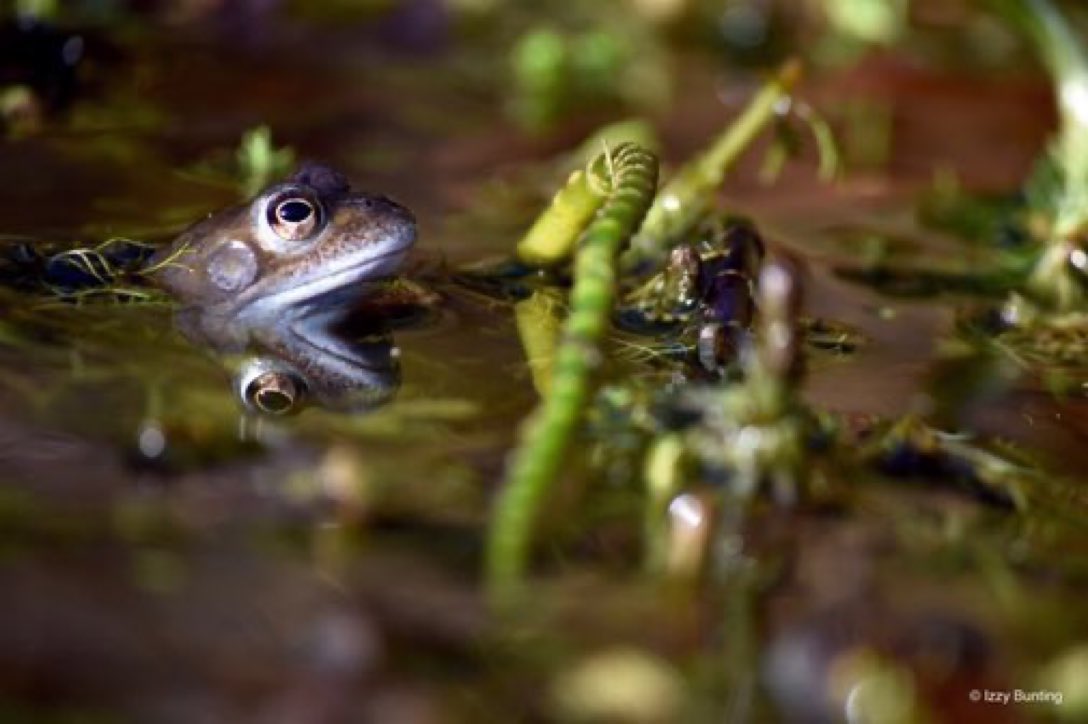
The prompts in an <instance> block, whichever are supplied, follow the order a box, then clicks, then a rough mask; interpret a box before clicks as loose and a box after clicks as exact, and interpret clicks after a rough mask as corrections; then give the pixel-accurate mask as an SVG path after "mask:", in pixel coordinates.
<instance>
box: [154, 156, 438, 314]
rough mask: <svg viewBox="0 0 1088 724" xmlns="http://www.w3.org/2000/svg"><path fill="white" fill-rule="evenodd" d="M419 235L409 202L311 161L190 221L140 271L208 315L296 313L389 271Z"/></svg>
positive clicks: (342, 296)
mask: <svg viewBox="0 0 1088 724" xmlns="http://www.w3.org/2000/svg"><path fill="white" fill-rule="evenodd" d="M415 241H416V221H415V217H414V216H413V215H412V213H411V212H410V211H409V210H408V209H406V208H405V207H404V206H401V205H400V204H398V203H396V202H395V201H392V200H391V199H389V198H387V197H385V196H381V195H375V194H369V193H362V192H358V191H354V190H352V188H351V185H350V184H349V183H348V180H347V178H346V177H345V176H344V175H343V174H341V173H339V172H338V171H336V170H334V169H332V168H330V167H328V166H325V165H322V164H316V163H309V164H304V165H303V166H302V167H300V168H299V169H298V170H297V171H296V172H295V173H294V174H293V175H291V176H290V177H289V178H287V179H286V180H285V181H284V182H282V183H278V184H274V185H272V186H270V187H268V188H267V189H265V190H264V191H263V192H261V193H260V194H258V195H257V196H256V197H254V198H253V199H252V200H250V201H248V202H246V203H243V204H239V205H236V206H231V207H228V208H226V209H223V210H221V211H217V212H214V213H212V214H210V215H209V216H207V217H206V218H204V219H202V220H200V221H198V222H197V223H195V224H193V225H192V226H190V227H189V228H187V229H186V230H184V231H183V232H182V233H181V234H180V235H179V236H178V237H177V238H176V239H175V240H174V242H173V243H172V244H170V245H169V246H166V247H164V248H162V249H160V250H158V251H157V252H155V253H154V254H153V255H152V256H151V258H150V259H149V260H148V263H147V266H146V268H145V270H144V272H145V276H146V277H147V278H148V279H150V281H151V283H152V284H154V285H156V286H158V287H159V288H161V289H163V290H165V291H166V292H167V293H169V294H170V295H171V296H172V297H173V298H174V299H175V300H176V301H177V302H179V304H180V305H181V307H182V308H188V309H196V310H199V312H200V313H201V314H202V315H203V316H205V317H209V316H211V317H218V318H221V319H231V320H235V321H239V322H246V321H248V320H255V319H270V318H275V317H277V316H282V315H285V314H287V315H289V316H292V317H299V316H304V315H305V314H306V312H307V310H310V309H319V308H329V307H331V306H335V305H336V304H337V303H340V302H343V301H345V300H346V299H348V298H351V297H358V296H359V295H360V294H361V293H362V292H363V291H364V290H365V289H366V285H367V283H370V282H379V281H383V280H388V279H390V278H392V277H393V276H394V275H395V274H396V273H397V272H398V270H399V269H400V268H401V266H402V265H403V264H404V261H405V259H406V257H407V256H408V253H409V251H410V250H411V249H412V247H413V245H414V244H415Z"/></svg>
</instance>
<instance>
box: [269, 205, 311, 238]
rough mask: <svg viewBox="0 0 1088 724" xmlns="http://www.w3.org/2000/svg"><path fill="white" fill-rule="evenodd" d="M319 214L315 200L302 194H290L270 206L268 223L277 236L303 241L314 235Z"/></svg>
mask: <svg viewBox="0 0 1088 724" xmlns="http://www.w3.org/2000/svg"><path fill="white" fill-rule="evenodd" d="M319 216H320V214H319V211H318V208H317V206H316V205H315V204H314V202H313V201H310V200H309V199H307V198H304V197H302V196H288V197H287V198H284V199H280V200H278V201H275V202H274V203H272V204H270V205H269V207H268V225H269V226H270V227H272V231H274V232H276V236H278V237H280V238H281V239H285V240H287V241H301V240H302V239H306V238H309V237H310V236H313V233H314V230H315V229H317V225H318V222H319V220H320V219H319Z"/></svg>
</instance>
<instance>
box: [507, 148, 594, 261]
mask: <svg viewBox="0 0 1088 724" xmlns="http://www.w3.org/2000/svg"><path fill="white" fill-rule="evenodd" d="M605 158H606V154H600V155H598V156H596V157H595V158H594V159H593V160H591V161H590V162H589V164H587V165H586V168H585V170H584V171H583V170H582V169H578V170H577V171H575V172H574V173H572V174H571V175H570V178H569V179H567V183H566V185H565V186H563V188H561V189H559V191H558V192H557V193H556V194H555V196H554V197H553V198H552V202H551V204H549V206H548V208H547V209H545V210H544V211H543V212H542V213H541V214H540V216H538V217H537V218H536V221H534V222H533V225H532V226H531V227H530V228H529V231H527V232H526V233H525V236H523V237H522V239H521V241H519V242H518V245H517V249H516V254H517V257H518V259H520V260H521V261H523V262H525V263H527V264H533V265H535V266H551V265H553V264H558V263H560V262H562V261H564V260H566V259H567V258H568V257H569V256H570V254H571V250H572V249H573V248H574V242H575V241H577V239H578V235H579V234H581V233H582V230H583V229H585V228H586V224H588V223H589V220H590V219H592V218H593V215H594V214H595V213H597V210H598V209H600V208H601V205H602V204H603V203H604V201H605V199H606V198H607V197H608V193H609V192H610V191H611V190H612V189H611V179H610V178H609V175H608V169H607V168H606V167H605V163H606V162H605Z"/></svg>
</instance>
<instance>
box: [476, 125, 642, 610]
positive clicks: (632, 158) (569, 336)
mask: <svg viewBox="0 0 1088 724" xmlns="http://www.w3.org/2000/svg"><path fill="white" fill-rule="evenodd" d="M598 160H599V161H601V162H603V163H604V164H605V167H606V168H607V169H608V170H609V176H610V184H609V185H610V189H611V191H610V193H609V194H608V197H607V199H606V200H605V202H604V205H603V206H602V207H601V209H600V210H599V211H598V212H597V215H596V216H595V217H594V218H593V220H592V221H591V222H590V223H589V225H588V226H587V227H586V229H585V231H584V232H583V233H582V235H581V237H580V238H579V239H578V244H577V251H576V253H575V258H574V288H573V289H572V290H571V312H570V315H569V316H568V318H567V320H566V322H565V324H564V328H563V338H562V341H561V342H560V344H559V347H558V349H557V350H556V353H555V362H554V368H553V372H552V379H551V387H550V390H549V393H548V396H547V397H546V398H545V399H544V400H543V401H542V402H541V404H540V406H539V407H538V408H537V409H536V411H534V412H533V414H532V415H531V417H530V418H529V419H528V420H527V421H526V422H525V424H524V427H523V429H522V431H521V442H520V444H519V446H518V447H517V449H515V450H514V453H513V457H512V459H511V461H510V464H509V466H508V468H507V475H506V481H505V484H504V487H503V490H502V492H501V493H500V494H499V497H498V500H497V501H496V504H495V510H494V513H493V516H492V521H491V530H490V533H489V539H488V551H487V554H488V559H487V566H488V570H487V572H488V578H489V582H490V584H491V585H492V587H493V588H494V589H495V590H496V592H498V593H502V592H506V591H509V590H510V588H511V587H512V585H514V584H516V583H517V582H518V580H519V579H520V578H521V576H522V574H523V572H524V570H525V567H526V562H527V560H528V557H529V553H530V548H531V543H532V536H533V531H534V527H535V525H536V522H537V518H538V517H539V514H540V509H541V507H542V505H543V504H544V502H545V500H546V498H547V494H548V492H549V491H550V490H551V488H552V485H553V483H554V481H555V479H556V477H557V476H558V474H559V472H560V469H561V466H562V465H563V461H564V458H565V454H566V452H567V449H568V447H569V446H570V442H571V437H572V435H573V433H574V431H575V429H576V427H577V425H578V422H579V420H580V419H581V416H582V412H583V409H584V408H585V406H586V404H587V401H588V399H589V396H590V393H591V392H592V386H593V376H594V372H595V371H596V370H597V368H598V367H599V366H600V360H601V352H600V344H601V340H602V339H603V337H604V334H605V332H606V330H607V329H608V325H609V318H610V316H611V312H612V305H613V302H614V300H615V296H616V284H617V278H616V277H617V270H616V267H617V260H618V257H619V253H620V251H621V250H622V249H623V247H624V245H625V244H626V243H627V241H628V240H629V239H630V238H631V236H632V235H633V234H634V233H635V231H637V230H638V227H639V224H640V223H642V219H643V217H644V216H645V214H646V209H647V208H648V207H649V205H650V200H651V199H652V198H653V194H654V190H655V188H656V186H657V159H656V158H655V157H654V156H653V154H651V153H649V152H648V151H646V150H645V149H643V148H641V147H639V146H636V145H634V144H623V145H621V146H619V147H617V148H616V149H615V150H614V151H613V152H611V153H609V154H602V158H600V159H598ZM595 163H596V162H595Z"/></svg>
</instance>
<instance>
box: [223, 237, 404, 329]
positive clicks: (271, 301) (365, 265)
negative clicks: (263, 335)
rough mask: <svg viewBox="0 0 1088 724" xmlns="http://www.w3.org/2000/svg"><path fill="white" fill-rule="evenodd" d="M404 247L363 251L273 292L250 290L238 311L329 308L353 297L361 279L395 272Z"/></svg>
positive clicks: (376, 278) (252, 313) (255, 313)
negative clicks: (339, 265)
mask: <svg viewBox="0 0 1088 724" xmlns="http://www.w3.org/2000/svg"><path fill="white" fill-rule="evenodd" d="M408 248H409V247H408V246H398V247H397V248H394V249H391V250H389V251H387V252H385V253H384V254H380V255H376V256H375V255H373V254H372V253H371V254H367V256H366V258H365V259H362V260H361V261H358V262H355V263H354V264H348V265H347V266H344V267H342V268H340V269H337V270H336V271H332V272H329V273H327V274H321V275H320V276H316V277H311V278H308V279H302V280H298V281H296V282H294V283H292V284H291V286H290V287H288V288H286V289H282V290H280V291H276V292H269V293H262V292H264V290H262V289H253V290H252V294H247V295H246V296H252V297H253V299H252V300H249V301H243V303H242V307H241V314H243V315H246V316H261V315H262V314H280V313H283V312H285V311H288V310H295V309H298V310H304V309H306V308H312V307H314V306H315V305H322V306H329V307H333V306H336V305H337V304H339V303H341V302H342V301H346V300H347V299H349V298H350V299H356V298H358V297H359V296H360V294H361V292H362V291H363V290H362V289H360V288H359V285H360V284H362V283H364V282H370V281H379V280H382V279H387V278H389V277H391V276H393V274H394V273H395V272H396V270H397V269H398V268H399V267H400V265H401V263H402V262H403V261H404V257H405V256H407V254H408Z"/></svg>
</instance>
